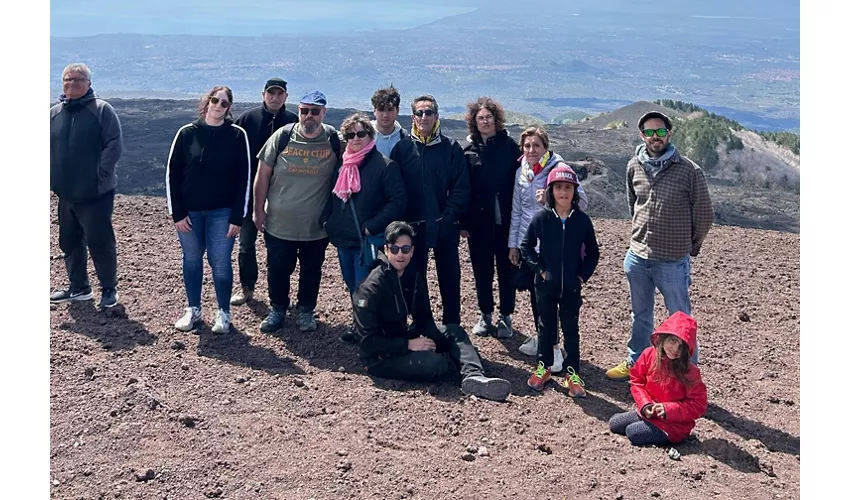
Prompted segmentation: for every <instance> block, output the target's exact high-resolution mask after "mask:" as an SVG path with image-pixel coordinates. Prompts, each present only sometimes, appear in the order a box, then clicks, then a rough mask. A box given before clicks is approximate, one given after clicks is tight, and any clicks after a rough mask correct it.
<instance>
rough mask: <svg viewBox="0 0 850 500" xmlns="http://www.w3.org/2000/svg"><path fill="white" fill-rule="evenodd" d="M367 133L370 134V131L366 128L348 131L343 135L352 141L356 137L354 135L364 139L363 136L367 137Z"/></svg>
mask: <svg viewBox="0 0 850 500" xmlns="http://www.w3.org/2000/svg"><path fill="white" fill-rule="evenodd" d="M367 135H369V132H367V131H365V130H361V131H359V132H346V133H345V135H343V137H345V140H346V141H350V140H351V139H354V136H357V137H359V138H361V139H362V138H364V137H366V136H367Z"/></svg>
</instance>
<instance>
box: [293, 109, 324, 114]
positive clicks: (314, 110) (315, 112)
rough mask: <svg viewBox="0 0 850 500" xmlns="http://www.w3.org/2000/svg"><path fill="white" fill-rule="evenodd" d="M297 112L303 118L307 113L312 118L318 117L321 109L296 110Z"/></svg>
mask: <svg viewBox="0 0 850 500" xmlns="http://www.w3.org/2000/svg"><path fill="white" fill-rule="evenodd" d="M298 112H299V113H301V114H302V115H303V116H307V113H310V114H311V115H313V116H319V113H321V112H322V108H298Z"/></svg>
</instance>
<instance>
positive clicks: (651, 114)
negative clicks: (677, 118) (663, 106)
mask: <svg viewBox="0 0 850 500" xmlns="http://www.w3.org/2000/svg"><path fill="white" fill-rule="evenodd" d="M650 118H661V120H663V121H664V125H666V126H667V130H673V122H672V121H670V118H668V117H667V115H665V114H664V113H662V112H660V111H650V112H649V113H646V114H644V115H643V116H641V117H640V120H638V130H643V122H645V121H647V120H649V119H650Z"/></svg>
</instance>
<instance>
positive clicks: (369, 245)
mask: <svg viewBox="0 0 850 500" xmlns="http://www.w3.org/2000/svg"><path fill="white" fill-rule="evenodd" d="M350 201H351V213H352V214H353V215H354V224H356V225H357V237H358V238H360V265H361V266H362V267H365V268H366V269H371V268H372V264H373V263H374V262H375V260H376V259H377V258H378V252H380V251H381V248H382V247H383V246H384V233H380V234H371V235H369V236H366V237H364V236H363V230H362V229H360V219H359V218H358V217H357V209H356V208H355V207H354V197H353V196H352V197H351V199H350Z"/></svg>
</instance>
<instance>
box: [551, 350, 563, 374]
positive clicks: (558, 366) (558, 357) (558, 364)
mask: <svg viewBox="0 0 850 500" xmlns="http://www.w3.org/2000/svg"><path fill="white" fill-rule="evenodd" d="M554 351H555V352H554V353H553V355H554V359H555V362H554V363H552V373H558V372H560V371H561V370H563V369H564V350H563V349H561V348H560V347H557V346H555V349H554Z"/></svg>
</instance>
